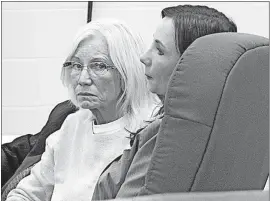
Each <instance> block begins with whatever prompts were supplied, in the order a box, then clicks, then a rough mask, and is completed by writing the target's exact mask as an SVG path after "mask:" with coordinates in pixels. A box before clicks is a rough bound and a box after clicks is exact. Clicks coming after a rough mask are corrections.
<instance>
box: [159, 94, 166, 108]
mask: <svg viewBox="0 0 270 201" xmlns="http://www.w3.org/2000/svg"><path fill="white" fill-rule="evenodd" d="M157 96H158V98H159V99H160V101H161V103H162V105H164V99H165V96H164V95H159V94H157Z"/></svg>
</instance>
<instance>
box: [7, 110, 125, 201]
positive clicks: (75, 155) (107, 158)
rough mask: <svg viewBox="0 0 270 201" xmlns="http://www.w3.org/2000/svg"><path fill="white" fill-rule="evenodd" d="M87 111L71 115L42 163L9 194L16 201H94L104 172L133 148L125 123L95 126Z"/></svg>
mask: <svg viewBox="0 0 270 201" xmlns="http://www.w3.org/2000/svg"><path fill="white" fill-rule="evenodd" d="M90 116H91V113H90V112H88V111H85V110H81V111H78V112H76V113H75V114H72V115H69V116H68V118H67V119H66V120H65V122H64V124H63V126H62V127H61V129H60V130H59V131H57V132H55V133H54V134H52V135H51V136H50V137H49V138H48V139H47V141H46V150H45V152H44V154H43V155H42V158H41V161H40V162H39V163H37V164H36V165H35V166H34V167H33V168H32V170H31V174H30V175H29V176H27V177H26V178H24V179H23V180H22V181H21V182H20V183H19V184H18V186H17V188H16V189H14V190H12V191H11V192H10V193H9V194H8V198H7V200H8V201H12V200H35V201H36V200H40V201H45V200H52V201H84V200H87V201H89V200H91V197H92V194H93V191H94V188H95V185H96V182H97V180H98V178H99V176H100V174H101V173H102V171H103V170H104V168H105V167H106V166H107V165H108V164H109V163H110V162H111V161H112V160H113V159H115V158H116V157H118V156H120V155H121V154H122V153H123V150H124V149H128V148H130V145H129V141H130V140H129V139H128V138H127V137H128V136H129V133H128V132H127V131H126V130H125V129H124V127H125V124H126V123H125V120H124V118H123V117H122V118H120V119H118V120H116V121H114V122H111V123H108V124H102V125H94V124H93V120H92V118H91V117H90Z"/></svg>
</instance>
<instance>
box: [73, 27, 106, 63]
mask: <svg viewBox="0 0 270 201" xmlns="http://www.w3.org/2000/svg"><path fill="white" fill-rule="evenodd" d="M72 58H76V59H80V60H83V61H85V60H86V61H87V60H90V59H92V58H104V59H109V58H110V55H109V50H108V44H107V41H106V39H105V37H104V36H103V35H101V34H100V33H99V32H93V33H91V34H90V35H89V36H87V37H85V38H84V39H82V40H81V41H80V43H79V44H78V46H77V48H76V50H75V52H74V54H73V56H72Z"/></svg>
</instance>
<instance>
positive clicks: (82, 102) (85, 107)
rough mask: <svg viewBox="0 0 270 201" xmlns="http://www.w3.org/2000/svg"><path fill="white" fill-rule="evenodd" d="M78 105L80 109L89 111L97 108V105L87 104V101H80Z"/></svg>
mask: <svg viewBox="0 0 270 201" xmlns="http://www.w3.org/2000/svg"><path fill="white" fill-rule="evenodd" d="M79 105H80V107H81V108H83V109H89V110H91V109H95V108H97V107H98V106H97V104H93V103H92V102H89V101H80V102H79Z"/></svg>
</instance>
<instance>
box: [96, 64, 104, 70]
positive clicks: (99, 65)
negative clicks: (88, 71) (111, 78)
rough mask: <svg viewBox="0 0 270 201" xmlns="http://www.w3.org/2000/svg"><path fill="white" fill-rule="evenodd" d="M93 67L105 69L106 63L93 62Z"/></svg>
mask: <svg viewBox="0 0 270 201" xmlns="http://www.w3.org/2000/svg"><path fill="white" fill-rule="evenodd" d="M95 67H96V68H99V70H104V69H106V65H105V64H104V63H95Z"/></svg>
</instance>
